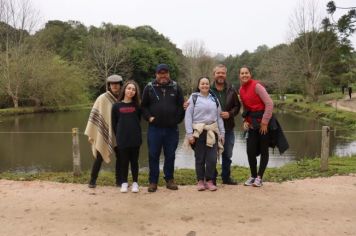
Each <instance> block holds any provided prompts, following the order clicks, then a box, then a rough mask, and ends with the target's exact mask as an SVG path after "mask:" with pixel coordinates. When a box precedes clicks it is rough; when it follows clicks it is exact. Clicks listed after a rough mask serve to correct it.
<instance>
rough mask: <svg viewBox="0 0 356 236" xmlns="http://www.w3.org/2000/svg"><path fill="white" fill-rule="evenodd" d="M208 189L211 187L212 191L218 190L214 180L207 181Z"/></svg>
mask: <svg viewBox="0 0 356 236" xmlns="http://www.w3.org/2000/svg"><path fill="white" fill-rule="evenodd" d="M205 187H206V189H209V190H210V191H216V190H217V189H218V188H217V187H216V186H215V185H214V183H213V181H212V180H209V181H208V182H206V185H205Z"/></svg>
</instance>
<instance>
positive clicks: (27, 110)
mask: <svg viewBox="0 0 356 236" xmlns="http://www.w3.org/2000/svg"><path fill="white" fill-rule="evenodd" d="M92 105H93V104H92V103H88V104H78V105H68V106H46V107H19V108H6V109H0V116H14V115H23V114H32V113H42V112H58V111H77V110H85V109H90V108H91V107H92Z"/></svg>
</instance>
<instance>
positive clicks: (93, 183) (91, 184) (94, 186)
mask: <svg viewBox="0 0 356 236" xmlns="http://www.w3.org/2000/svg"><path fill="white" fill-rule="evenodd" d="M88 187H89V188H96V181H95V180H92V179H91V180H90V181H89V184H88Z"/></svg>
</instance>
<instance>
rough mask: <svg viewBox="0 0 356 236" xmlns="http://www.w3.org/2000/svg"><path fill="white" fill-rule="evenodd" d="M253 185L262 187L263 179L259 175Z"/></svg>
mask: <svg viewBox="0 0 356 236" xmlns="http://www.w3.org/2000/svg"><path fill="white" fill-rule="evenodd" d="M252 186H253V187H262V179H261V178H259V177H257V178H256V179H255V182H253V184H252Z"/></svg>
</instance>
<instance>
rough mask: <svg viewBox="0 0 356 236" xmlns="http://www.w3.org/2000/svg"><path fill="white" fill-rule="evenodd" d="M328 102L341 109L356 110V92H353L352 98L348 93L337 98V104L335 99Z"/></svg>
mask: <svg viewBox="0 0 356 236" xmlns="http://www.w3.org/2000/svg"><path fill="white" fill-rule="evenodd" d="M327 104H330V105H332V106H333V107H337V109H340V110H344V111H352V112H356V93H353V94H351V99H350V97H349V95H347V96H345V97H344V98H343V99H340V100H337V104H336V101H335V100H331V101H328V102H327Z"/></svg>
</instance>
